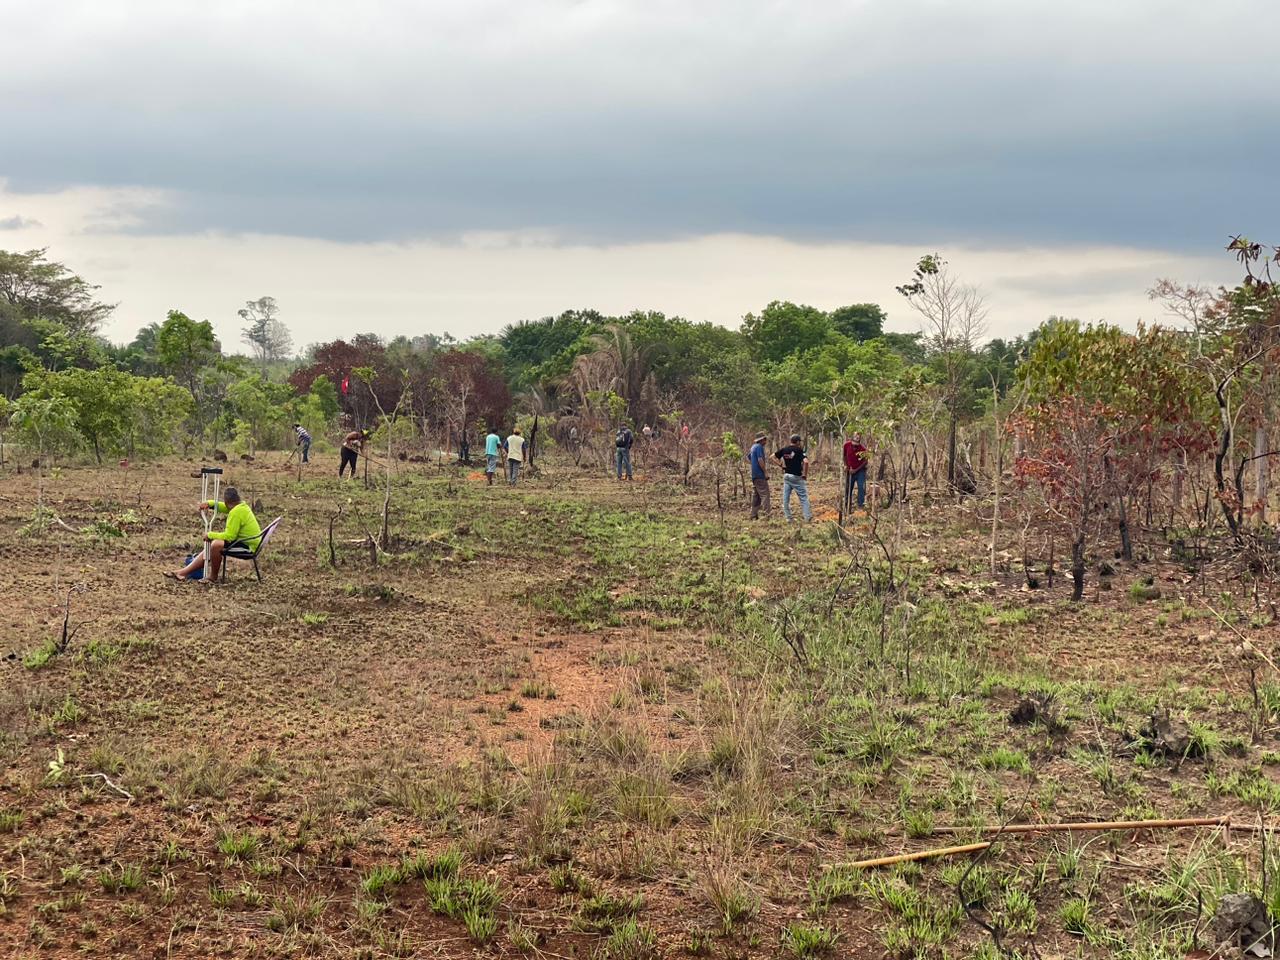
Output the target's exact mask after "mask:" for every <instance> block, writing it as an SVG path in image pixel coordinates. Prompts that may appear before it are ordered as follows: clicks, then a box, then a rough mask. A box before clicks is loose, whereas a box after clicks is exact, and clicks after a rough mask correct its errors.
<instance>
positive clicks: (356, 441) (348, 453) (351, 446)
mask: <svg viewBox="0 0 1280 960" xmlns="http://www.w3.org/2000/svg"><path fill="white" fill-rule="evenodd" d="M368 438H369V431H368V430H352V431H351V432H350V433H348V434H347V435H346V436H345V437H343V438H342V462H341V463H340V464H338V478H339V479H341V478H342V471H343V470H345V469H347V467H348V466H350V467H351V478H352V479H353V480H354V479H355V476H356V462H357V461H358V460H359V459H360V448H361V447H363V446H364V442H365V440H367V439H368Z"/></svg>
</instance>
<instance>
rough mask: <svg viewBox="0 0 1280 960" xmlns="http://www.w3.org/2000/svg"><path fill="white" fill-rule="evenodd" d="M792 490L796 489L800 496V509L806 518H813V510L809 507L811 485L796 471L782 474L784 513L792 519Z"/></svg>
mask: <svg viewBox="0 0 1280 960" xmlns="http://www.w3.org/2000/svg"><path fill="white" fill-rule="evenodd" d="M792 491H795V494H796V496H798V497H799V498H800V509H801V511H802V512H803V513H804V518H805V519H806V520H812V519H813V511H812V510H810V509H809V485H808V484H807V483H806V482H805V479H804V477H797V476H796V475H795V474H794V473H784V474H783V475H782V515H783V516H784V517H786V518H787V519H788V520H790V519H791V493H792Z"/></svg>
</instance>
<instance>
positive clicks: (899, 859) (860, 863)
mask: <svg viewBox="0 0 1280 960" xmlns="http://www.w3.org/2000/svg"><path fill="white" fill-rule="evenodd" d="M989 846H991V841H990V840H984V841H982V842H981V843H965V844H962V845H960V846H958V847H938V848H937V849H934V850H917V851H916V852H915V853H899V854H896V855H894V856H892V857H876V858H875V859H873V860H855V861H854V862H853V863H824V864H823V865H822V869H823V870H834V869H837V868H840V869H844V870H866V869H869V868H871V867H887V866H890V865H892V864H895V863H906V862H907V861H908V860H931V859H933V858H934V857H954V856H958V855H959V854H962V853H977V852H978V851H979V850H985V849H987V847H989Z"/></svg>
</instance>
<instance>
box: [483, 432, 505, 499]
mask: <svg viewBox="0 0 1280 960" xmlns="http://www.w3.org/2000/svg"><path fill="white" fill-rule="evenodd" d="M501 454H502V438H501V437H500V436H498V431H497V430H494V429H493V427H490V428H489V435H488V436H487V437H485V438H484V474H485V479H487V480H488V481H489V486H491V487H492V486H493V475H494V474H495V473H497V472H498V457H499V456H501Z"/></svg>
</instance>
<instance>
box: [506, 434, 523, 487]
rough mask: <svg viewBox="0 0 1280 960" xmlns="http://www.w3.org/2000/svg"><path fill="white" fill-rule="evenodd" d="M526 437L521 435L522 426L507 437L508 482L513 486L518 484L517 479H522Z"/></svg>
mask: <svg viewBox="0 0 1280 960" xmlns="http://www.w3.org/2000/svg"><path fill="white" fill-rule="evenodd" d="M524 444H525V440H524V437H522V436H521V435H520V428H519V427H516V428H515V429H514V430H513V431H511V436H509V437H507V443H506V447H507V483H509V484H511V486H513V487H514V486H515V485H516V481H517V480H519V479H520V468H521V467H522V466H524Z"/></svg>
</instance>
